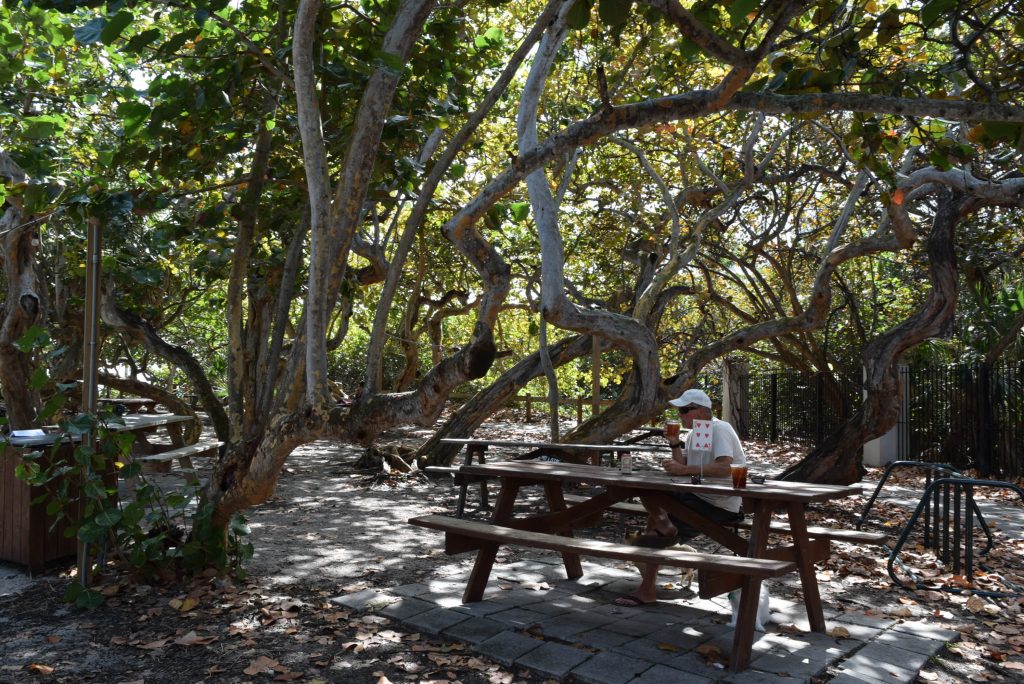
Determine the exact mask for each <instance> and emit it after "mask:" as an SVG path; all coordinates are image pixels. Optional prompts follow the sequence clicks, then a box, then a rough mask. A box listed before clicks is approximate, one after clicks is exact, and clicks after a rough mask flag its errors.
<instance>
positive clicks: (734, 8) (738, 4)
mask: <svg viewBox="0 0 1024 684" xmlns="http://www.w3.org/2000/svg"><path fill="white" fill-rule="evenodd" d="M759 4H760V0H733V1H732V4H731V5H729V21H730V22H731V23H732V25H733V26H742V25H744V24H746V23H747V15H748V14H750V13H751V12H753V11H754V10H756V9H757V6H758V5H759Z"/></svg>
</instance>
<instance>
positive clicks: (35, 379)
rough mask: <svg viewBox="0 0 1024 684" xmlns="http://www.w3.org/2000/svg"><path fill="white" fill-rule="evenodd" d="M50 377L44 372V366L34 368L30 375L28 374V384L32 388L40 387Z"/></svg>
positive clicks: (43, 385) (44, 384)
mask: <svg viewBox="0 0 1024 684" xmlns="http://www.w3.org/2000/svg"><path fill="white" fill-rule="evenodd" d="M49 379H50V376H48V375H47V374H46V369H45V368H36V369H35V370H34V371H32V375H31V376H29V379H28V386H29V387H31V388H32V389H34V390H38V389H42V388H43V387H45V386H46V382H47V381H48V380H49Z"/></svg>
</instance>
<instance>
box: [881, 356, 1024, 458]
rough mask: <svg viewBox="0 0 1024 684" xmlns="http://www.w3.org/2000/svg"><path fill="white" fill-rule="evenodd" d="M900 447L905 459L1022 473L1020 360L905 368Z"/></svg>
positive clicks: (1023, 383) (1023, 381) (1023, 368)
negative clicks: (994, 363)
mask: <svg viewBox="0 0 1024 684" xmlns="http://www.w3.org/2000/svg"><path fill="white" fill-rule="evenodd" d="M903 380H904V382H905V383H906V387H907V406H906V410H905V411H904V416H903V418H902V424H901V425H900V431H899V433H898V434H899V437H900V447H901V450H902V451H905V453H906V454H907V458H911V459H914V460H918V461H927V462H931V463H949V464H951V465H953V466H955V467H957V468H960V469H966V468H977V470H978V473H979V475H981V476H982V477H997V478H1016V477H1020V476H1021V475H1024V362H1020V361H1018V362H1010V363H1001V364H998V365H990V364H986V363H978V364H960V365H953V366H931V367H915V368H908V369H907V371H906V375H905V376H904V378H903Z"/></svg>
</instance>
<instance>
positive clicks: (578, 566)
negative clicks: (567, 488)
mask: <svg viewBox="0 0 1024 684" xmlns="http://www.w3.org/2000/svg"><path fill="white" fill-rule="evenodd" d="M544 494H545V495H546V497H547V500H548V510H551V511H564V510H565V509H566V505H565V497H564V496H563V495H562V483H561V482H545V483H544ZM559 534H560V535H562V536H563V537H571V536H573V535H572V530H566V531H564V532H559ZM562 563H563V564H564V565H565V574H566V577H568V578H569V579H577V578H579V577H583V563H581V562H580V555H579V554H578V553H562Z"/></svg>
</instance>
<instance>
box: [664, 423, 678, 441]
mask: <svg viewBox="0 0 1024 684" xmlns="http://www.w3.org/2000/svg"><path fill="white" fill-rule="evenodd" d="M665 438H666V439H668V441H670V442H675V441H677V440H678V439H679V421H678V420H670V421H668V422H667V423H665Z"/></svg>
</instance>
